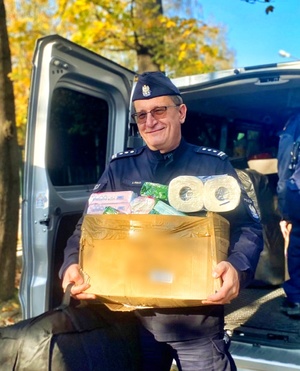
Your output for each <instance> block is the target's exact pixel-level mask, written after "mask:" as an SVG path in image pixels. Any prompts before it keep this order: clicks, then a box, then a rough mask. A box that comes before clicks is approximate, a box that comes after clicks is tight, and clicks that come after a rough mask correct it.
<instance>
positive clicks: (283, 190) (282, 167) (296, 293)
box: [277, 113, 300, 319]
mask: <svg viewBox="0 0 300 371" xmlns="http://www.w3.org/2000/svg"><path fill="white" fill-rule="evenodd" d="M279 136H280V140H279V146H278V154H277V158H278V183H277V194H278V208H279V211H280V213H281V217H282V220H281V222H280V228H281V232H282V234H283V237H284V239H285V240H286V243H287V244H288V249H287V268H288V272H289V279H287V280H286V281H285V282H284V284H283V289H284V292H285V294H286V298H285V299H284V301H283V303H282V305H281V307H280V310H281V311H282V312H283V313H285V314H287V315H288V316H290V317H291V318H297V319H299V318H300V269H299V268H300V214H299V203H300V194H299V188H300V187H299V179H300V162H299V159H300V114H299V113H297V114H295V115H293V116H292V117H291V118H290V119H289V120H288V121H287V123H286V124H285V126H284V128H283V130H282V132H281V133H280V135H279Z"/></svg>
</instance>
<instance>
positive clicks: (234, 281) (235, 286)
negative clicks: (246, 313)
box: [202, 261, 240, 304]
mask: <svg viewBox="0 0 300 371" xmlns="http://www.w3.org/2000/svg"><path fill="white" fill-rule="evenodd" d="M213 277H214V278H221V279H222V286H221V288H220V290H219V291H218V292H217V293H215V294H213V295H210V296H209V297H208V298H207V299H206V300H203V301H202V303H203V304H228V303H230V301H231V300H232V299H234V298H236V297H237V296H238V294H239V291H240V281H239V275H238V272H237V270H236V269H235V268H234V267H233V265H232V264H230V263H229V262H227V261H222V262H220V263H219V264H218V265H217V266H216V267H215V269H214V271H213Z"/></svg>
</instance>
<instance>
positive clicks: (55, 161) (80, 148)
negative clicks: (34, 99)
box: [46, 88, 108, 186]
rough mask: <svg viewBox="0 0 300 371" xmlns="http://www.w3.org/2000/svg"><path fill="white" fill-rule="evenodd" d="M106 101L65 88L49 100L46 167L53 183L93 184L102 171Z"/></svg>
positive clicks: (106, 119) (105, 136) (106, 120)
mask: <svg viewBox="0 0 300 371" xmlns="http://www.w3.org/2000/svg"><path fill="white" fill-rule="evenodd" d="M107 132H108V104H107V102H106V101H104V100H103V99H101V98H97V97H93V96H90V95H87V94H83V93H81V92H77V91H74V90H71V89H67V88H57V89H56V90H54V92H53V96H52V101H51V113H50V125H49V132H48V139H49V140H48V148H47V152H46V153H47V159H46V163H47V168H48V172H49V177H50V180H51V182H52V184H53V185H54V186H73V185H84V184H95V183H96V182H97V180H98V179H99V177H100V175H101V174H102V172H103V171H104V167H105V158H106V145H107Z"/></svg>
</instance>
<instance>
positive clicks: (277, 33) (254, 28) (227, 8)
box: [200, 0, 300, 67]
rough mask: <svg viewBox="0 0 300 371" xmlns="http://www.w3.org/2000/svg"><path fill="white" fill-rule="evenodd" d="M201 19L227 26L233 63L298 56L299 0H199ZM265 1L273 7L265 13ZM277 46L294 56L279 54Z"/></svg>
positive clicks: (299, 30)
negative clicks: (232, 51) (233, 58)
mask: <svg viewBox="0 0 300 371" xmlns="http://www.w3.org/2000/svg"><path fill="white" fill-rule="evenodd" d="M201 4H202V10H200V12H202V19H203V20H204V21H205V22H207V23H210V21H211V22H213V23H214V24H217V25H219V24H221V25H223V26H225V27H226V29H227V37H226V39H227V45H228V47H229V48H230V49H233V50H234V51H235V65H234V67H247V66H254V65H261V64H268V63H278V62H288V61H292V60H295V59H296V58H298V59H299V60H300V0H272V1H271V3H269V4H268V3H255V4H250V3H247V2H245V1H242V0H201ZM267 5H273V6H274V7H275V9H274V11H273V12H272V13H269V14H266V13H265V8H266V7H267ZM279 50H285V51H286V52H289V53H290V54H291V55H292V56H293V57H294V58H283V57H281V56H280V55H279Z"/></svg>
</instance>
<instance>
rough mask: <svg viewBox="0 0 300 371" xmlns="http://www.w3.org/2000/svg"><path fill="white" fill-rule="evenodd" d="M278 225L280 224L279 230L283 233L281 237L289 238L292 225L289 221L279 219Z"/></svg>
mask: <svg viewBox="0 0 300 371" xmlns="http://www.w3.org/2000/svg"><path fill="white" fill-rule="evenodd" d="M279 225H280V230H281V233H282V235H283V238H284V239H285V240H287V239H288V238H289V235H290V231H291V227H292V225H291V223H290V222H288V221H287V220H281V222H280V223H279Z"/></svg>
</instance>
